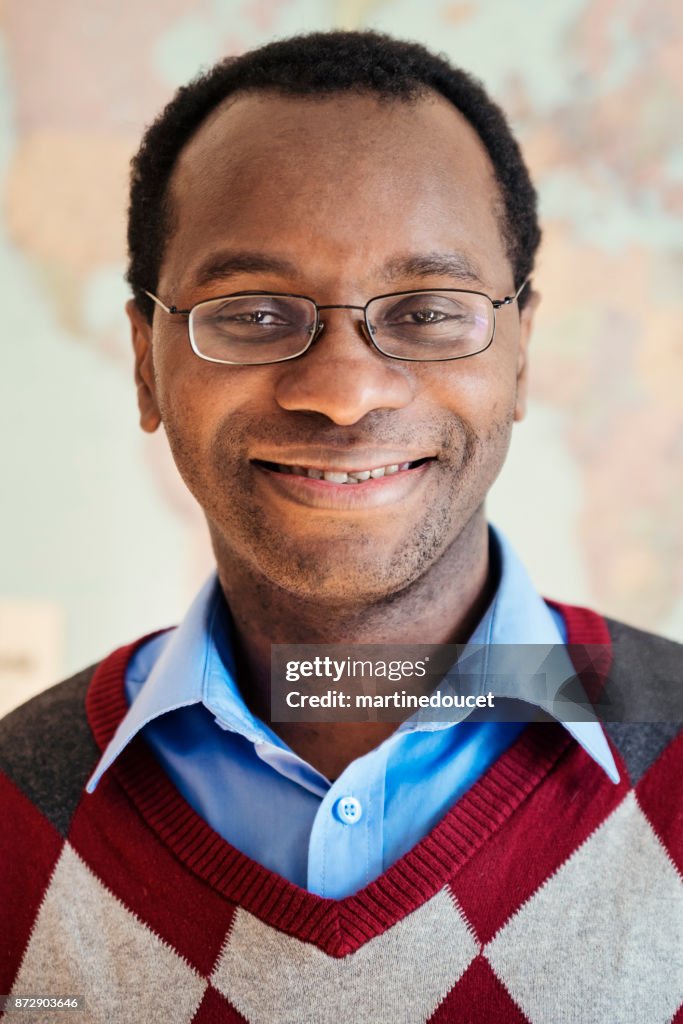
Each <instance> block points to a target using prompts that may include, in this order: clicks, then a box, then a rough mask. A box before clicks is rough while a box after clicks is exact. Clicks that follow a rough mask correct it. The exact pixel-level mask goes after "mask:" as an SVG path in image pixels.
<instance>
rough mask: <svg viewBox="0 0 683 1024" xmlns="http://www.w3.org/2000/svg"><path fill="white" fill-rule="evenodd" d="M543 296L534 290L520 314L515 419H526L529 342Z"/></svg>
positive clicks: (517, 420)
mask: <svg viewBox="0 0 683 1024" xmlns="http://www.w3.org/2000/svg"><path fill="white" fill-rule="evenodd" d="M540 301H541V296H540V294H539V293H538V292H535V291H532V292H531V293H530V295H529V296H528V298H527V300H526V302H525V303H524V308H523V309H522V312H521V313H520V315H519V355H518V356H517V398H516V401H515V421H516V422H519V421H520V420H523V419H524V416H525V414H526V398H527V387H528V382H529V374H528V369H529V342H530V340H531V329H532V327H533V324H534V317H535V315H536V310H537V309H538V304H539V302H540Z"/></svg>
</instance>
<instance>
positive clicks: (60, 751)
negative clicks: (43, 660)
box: [0, 665, 100, 835]
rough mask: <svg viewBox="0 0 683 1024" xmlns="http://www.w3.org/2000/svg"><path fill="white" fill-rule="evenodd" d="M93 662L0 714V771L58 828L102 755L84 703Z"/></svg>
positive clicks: (66, 820) (66, 824) (65, 826)
mask: <svg viewBox="0 0 683 1024" xmlns="http://www.w3.org/2000/svg"><path fill="white" fill-rule="evenodd" d="M96 667H97V666H96V665H92V666H90V667H89V668H86V669H84V670H83V671H81V672H78V673H77V674H76V675H74V676H72V677H71V678H70V679H66V680H64V682H61V683H58V684H57V685H56V686H52V687H50V688H49V689H47V690H45V691H44V692H43V693H40V694H38V696H37V697H34V698H33V699H32V700H29V701H27V703H26V704H22V705H21V706H20V707H18V708H16V710H14V711H12V712H10V714H8V715H6V716H5V717H4V718H3V719H2V720H0V771H3V772H4V773H5V775H6V776H7V777H8V778H10V779H11V780H12V782H14V784H15V785H16V786H17V787H18V788H19V789H20V790H21V791H22V792H23V793H24V794H25V796H27V797H28V799H29V800H31V802H32V803H33V804H34V805H35V806H36V807H37V808H38V810H39V811H40V812H41V813H42V814H43V815H44V816H45V817H46V818H47V819H48V820H49V821H50V822H51V823H52V824H53V825H54V826H55V828H56V829H57V830H58V831H59V832H60V833H61V834H62V835H66V833H67V831H68V828H69V824H70V822H71V818H72V816H73V812H74V811H75V809H76V806H77V804H78V802H79V800H80V798H81V795H82V793H83V789H84V787H85V783H86V782H87V780H88V778H89V776H90V774H91V772H92V771H93V769H94V766H95V764H96V763H97V760H98V758H99V756H100V752H99V749H98V747H97V744H96V743H95V739H94V737H93V735H92V732H91V729H90V726H89V724H88V719H87V715H86V709H85V697H86V693H87V691H88V687H89V685H90V681H91V679H92V677H93V674H94V672H95V669H96Z"/></svg>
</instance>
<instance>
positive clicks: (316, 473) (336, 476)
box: [253, 456, 434, 486]
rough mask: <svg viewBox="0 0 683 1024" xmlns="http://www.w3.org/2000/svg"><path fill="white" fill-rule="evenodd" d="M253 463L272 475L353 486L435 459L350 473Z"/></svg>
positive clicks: (391, 464)
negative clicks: (278, 474) (277, 474)
mask: <svg viewBox="0 0 683 1024" xmlns="http://www.w3.org/2000/svg"><path fill="white" fill-rule="evenodd" d="M253 461H254V465H256V466H260V467H261V468H262V469H267V470H270V472H271V473H281V474H283V475H285V476H298V477H304V478H305V479H308V480H321V481H325V482H326V483H330V484H337V485H339V484H349V485H352V486H353V485H357V484H363V483H366V482H367V481H368V480H380V479H381V478H382V477H385V476H394V475H395V474H396V473H405V472H407V471H409V470H412V469H418V468H419V467H420V466H423V465H425V463H427V462H433V461H434V458H433V456H427V457H426V458H422V459H415V461H414V462H393V463H390V464H389V465H386V466H373V467H372V468H367V469H350V470H348V471H345V470H339V469H325V468H323V467H320V466H297V465H289V464H287V463H282V462H266V461H264V460H262V459H254V460H253Z"/></svg>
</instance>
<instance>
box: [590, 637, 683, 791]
mask: <svg viewBox="0 0 683 1024" xmlns="http://www.w3.org/2000/svg"><path fill="white" fill-rule="evenodd" d="M605 623H606V625H607V629H608V632H609V635H610V639H611V641H612V668H611V670H610V673H609V680H608V684H607V694H608V700H607V704H608V712H607V714H606V716H605V722H604V725H605V729H606V730H607V732H608V734H609V736H610V738H611V739H612V741H613V742H614V744H615V746H616V747H617V749H618V751H619V753H620V754H621V756H622V758H623V759H624V762H625V763H626V767H627V769H628V772H629V776H630V778H631V782H632V783H633V784H634V785H635V784H636V783H638V782H639V781H640V779H641V778H643V776H644V775H645V773H646V772H647V771H648V770H649V769H650V767H652V765H653V764H654V763H655V762H656V761H658V759H659V758H660V756H661V755H662V754H663V753H664V751H665V750H666V749H667V748H669V747H670V746H672V745H673V744H674V743H675V744H676V746H677V747H680V748H683V731H682V723H683V644H680V643H678V642H677V641H675V640H670V639H667V638H666V637H663V636H659V635H657V634H655V633H650V632H647V631H646V630H643V629H638V628H636V627H635V626H630V625H627V624H626V623H624V622H619V621H617V620H616V619H610V618H606V619H605ZM609 719H617V720H609ZM682 757H683V754H682Z"/></svg>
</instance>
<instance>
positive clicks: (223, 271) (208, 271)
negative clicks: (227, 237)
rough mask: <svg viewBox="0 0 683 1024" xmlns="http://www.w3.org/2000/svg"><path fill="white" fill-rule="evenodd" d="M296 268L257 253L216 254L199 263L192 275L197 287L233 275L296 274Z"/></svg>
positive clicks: (273, 257) (290, 264)
mask: <svg viewBox="0 0 683 1024" xmlns="http://www.w3.org/2000/svg"><path fill="white" fill-rule="evenodd" d="M296 271H297V267H296V265H295V264H294V263H290V261H289V260H285V259H281V258H280V257H278V256H267V255H266V254H265V253H258V252H246V251H245V252H229V253H217V254H215V255H213V256H211V257H209V258H208V259H207V260H205V261H204V263H201V264H200V265H199V267H198V269H197V272H196V274H195V275H194V279H195V283H196V284H198V285H207V284H212V283H213V282H214V281H221V280H224V279H225V278H226V277H232V276H233V275H234V274H251V273H255V274H258V273H271V274H285V275H287V274H289V275H294V274H296Z"/></svg>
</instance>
